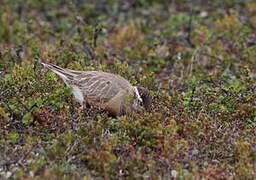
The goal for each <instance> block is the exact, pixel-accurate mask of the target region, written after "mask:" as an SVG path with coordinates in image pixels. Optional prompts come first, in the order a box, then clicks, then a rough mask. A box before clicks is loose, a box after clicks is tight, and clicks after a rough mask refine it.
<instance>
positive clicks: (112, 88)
mask: <svg viewBox="0 0 256 180" xmlns="http://www.w3.org/2000/svg"><path fill="white" fill-rule="evenodd" d="M113 76H115V75H113V74H110V73H105V72H97V71H87V72H84V73H83V74H82V75H80V76H77V77H76V79H75V81H76V85H77V86H79V87H80V88H81V90H82V92H83V94H84V97H85V98H86V100H87V101H88V102H89V103H91V104H94V105H98V106H101V107H104V105H106V104H107V103H108V102H109V101H110V100H111V99H112V98H113V97H115V96H116V95H117V94H118V93H119V92H120V91H126V92H127V94H129V91H127V90H125V89H124V88H123V87H121V86H120V85H119V84H118V82H117V80H116V79H115V78H113Z"/></svg>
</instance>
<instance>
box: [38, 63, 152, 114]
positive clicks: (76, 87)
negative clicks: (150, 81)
mask: <svg viewBox="0 0 256 180" xmlns="http://www.w3.org/2000/svg"><path fill="white" fill-rule="evenodd" d="M40 63H41V64H42V65H43V66H44V67H45V68H47V69H49V70H51V71H52V72H54V73H56V74H57V75H58V76H59V77H60V78H61V79H62V80H63V81H64V83H65V84H66V85H67V86H68V87H71V88H72V94H73V95H74V97H75V99H76V100H77V101H78V102H79V103H80V105H81V108H82V109H83V108H84V104H88V105H90V106H94V107H98V108H100V109H104V110H105V111H107V112H108V113H110V114H111V115H113V116H121V115H127V114H131V113H133V112H141V111H142V109H143V108H144V109H146V110H150V107H151V103H152V96H151V95H150V93H149V90H147V89H146V88H143V87H141V86H133V85H132V84H131V83H130V82H129V81H128V80H126V79H125V78H123V77H121V76H120V75H117V74H112V73H108V72H102V71H76V70H71V69H65V68H61V67H59V66H57V65H54V64H51V63H46V62H40Z"/></svg>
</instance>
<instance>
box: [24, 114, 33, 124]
mask: <svg viewBox="0 0 256 180" xmlns="http://www.w3.org/2000/svg"><path fill="white" fill-rule="evenodd" d="M33 119H34V118H33V115H32V113H31V112H28V113H26V114H25V115H24V116H23V118H22V122H23V123H24V124H29V123H31V122H32V121H33Z"/></svg>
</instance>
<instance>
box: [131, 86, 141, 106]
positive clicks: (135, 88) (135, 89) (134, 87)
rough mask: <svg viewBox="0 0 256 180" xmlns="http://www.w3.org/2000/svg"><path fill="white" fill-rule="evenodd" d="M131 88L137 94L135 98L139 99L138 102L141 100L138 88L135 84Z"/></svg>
mask: <svg viewBox="0 0 256 180" xmlns="http://www.w3.org/2000/svg"><path fill="white" fill-rule="evenodd" d="M133 90H134V92H135V94H136V96H137V98H138V99H139V101H140V102H142V99H141V97H140V94H139V91H138V88H137V87H136V86H133Z"/></svg>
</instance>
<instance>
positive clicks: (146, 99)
mask: <svg viewBox="0 0 256 180" xmlns="http://www.w3.org/2000/svg"><path fill="white" fill-rule="evenodd" d="M137 90H138V93H139V95H140V98H141V100H142V106H143V107H144V108H145V109H146V110H147V111H149V110H150V109H151V104H152V101H153V97H152V96H151V95H150V93H149V90H148V89H146V88H143V87H141V86H137Z"/></svg>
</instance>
